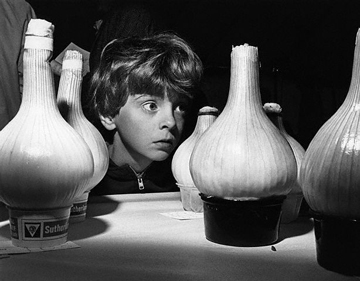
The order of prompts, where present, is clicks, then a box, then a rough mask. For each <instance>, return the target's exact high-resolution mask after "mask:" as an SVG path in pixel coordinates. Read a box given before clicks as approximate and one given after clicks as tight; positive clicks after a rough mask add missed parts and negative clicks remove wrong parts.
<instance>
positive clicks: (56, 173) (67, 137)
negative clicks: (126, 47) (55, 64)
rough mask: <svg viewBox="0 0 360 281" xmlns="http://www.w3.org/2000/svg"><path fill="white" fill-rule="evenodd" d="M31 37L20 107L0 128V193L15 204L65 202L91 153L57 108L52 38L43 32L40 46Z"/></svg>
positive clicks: (76, 189)
mask: <svg viewBox="0 0 360 281" xmlns="http://www.w3.org/2000/svg"><path fill="white" fill-rule="evenodd" d="M31 21H33V20H31ZM31 21H30V23H29V26H31ZM34 37H35V36H31V41H32V43H34V44H33V45H32V46H35V47H34V48H33V47H32V48H25V50H24V88H23V89H24V90H23V99H22V103H21V106H20V109H19V111H18V113H17V115H16V116H15V117H14V118H13V119H12V120H11V121H10V122H9V123H8V124H7V125H6V126H5V127H4V128H3V130H2V131H1V132H0V155H1V157H0V198H1V200H2V201H3V202H4V203H5V204H6V205H8V206H10V207H11V208H18V209H31V210H36V209H42V210H43V209H55V208H62V207H70V206H71V205H72V203H73V200H74V198H75V197H76V196H79V195H80V194H82V193H83V191H84V190H83V187H84V182H85V181H87V180H88V178H89V177H91V176H92V174H93V169H94V166H93V158H92V155H91V151H90V149H89V147H88V146H87V144H86V143H85V141H84V140H83V139H82V138H81V136H80V135H79V134H77V133H76V132H75V130H74V129H73V128H72V127H71V126H70V125H69V124H67V123H66V121H65V120H64V119H63V118H62V116H61V115H60V112H59V110H58V108H57V105H56V98H55V85H54V80H53V79H54V77H53V74H52V72H51V68H50V64H49V59H50V57H51V55H52V41H48V40H52V39H51V38H47V37H48V36H47V37H46V39H45V41H46V42H47V44H46V46H47V49H42V46H40V47H38V46H36V44H37V42H36V38H34ZM42 38H44V37H42ZM40 41H44V40H42V39H41V40H40ZM25 46H26V39H25ZM50 47H51V48H50Z"/></svg>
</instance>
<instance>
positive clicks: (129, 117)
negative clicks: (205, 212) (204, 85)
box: [90, 34, 202, 195]
mask: <svg viewBox="0 0 360 281" xmlns="http://www.w3.org/2000/svg"><path fill="white" fill-rule="evenodd" d="M201 76H202V63H201V61H200V59H199V57H198V56H197V55H196V54H195V53H194V52H193V50H192V49H191V48H190V46H189V45H188V44H187V43H186V42H185V41H184V40H183V39H181V38H179V37H178V36H176V35H174V34H158V35H155V36H152V37H146V38H137V37H131V38H125V39H115V40H113V41H111V42H110V43H109V44H107V45H106V46H105V48H104V49H103V51H102V54H101V58H100V62H99V65H98V67H97V69H96V70H95V72H94V74H93V76H92V78H91V82H90V93H91V95H92V101H93V105H94V109H95V112H96V113H97V115H98V116H99V118H100V121H101V123H102V125H103V126H104V127H105V128H106V129H107V130H109V131H113V132H114V135H113V138H112V142H111V143H110V144H109V146H108V148H109V154H110V165H109V169H108V172H107V174H106V175H105V177H104V179H103V180H102V181H101V182H100V183H99V185H98V186H96V187H95V188H94V189H93V190H92V194H97V195H99V194H119V193H138V192H164V191H174V190H177V188H176V186H175V181H174V179H173V177H172V174H171V169H170V163H168V162H163V161H164V160H166V159H169V156H170V155H171V153H172V152H173V151H174V149H175V148H176V147H177V145H178V144H179V141H180V137H181V133H182V131H183V128H184V123H185V117H186V114H187V112H188V110H189V108H190V106H191V101H192V99H193V95H194V92H195V90H196V89H197V86H198V84H199V82H200V79H201ZM161 161H162V162H161ZM153 162H155V163H153Z"/></svg>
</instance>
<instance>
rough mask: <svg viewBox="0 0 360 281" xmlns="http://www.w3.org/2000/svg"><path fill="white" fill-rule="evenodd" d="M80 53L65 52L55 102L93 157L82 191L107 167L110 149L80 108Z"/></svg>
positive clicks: (97, 178)
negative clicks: (89, 173)
mask: <svg viewBox="0 0 360 281" xmlns="http://www.w3.org/2000/svg"><path fill="white" fill-rule="evenodd" d="M82 66H83V63H82V55H81V53H80V52H78V51H75V50H74V51H72V50H68V51H66V53H65V55H64V60H63V68H62V71H61V77H60V82H59V90H58V96H57V104H58V106H59V110H60V112H61V114H62V116H63V117H64V118H65V120H66V121H67V122H68V123H69V124H70V125H71V126H72V127H73V128H74V129H75V131H76V132H78V133H79V134H80V135H81V136H82V137H83V139H84V140H85V142H86V144H87V145H88V146H89V148H90V150H91V153H92V156H93V160H94V174H93V176H92V177H90V178H89V182H88V183H86V190H85V192H89V191H90V190H91V189H92V188H93V187H95V186H96V185H97V184H98V183H99V182H100V181H101V179H102V178H103V177H104V176H105V173H106V171H107V169H108V166H109V152H108V149H107V146H106V143H105V141H104V138H103V137H102V135H101V134H100V132H99V131H98V130H97V129H96V128H95V126H94V125H93V124H92V123H90V121H89V120H87V119H86V117H85V115H84V112H83V110H82V107H81V83H82Z"/></svg>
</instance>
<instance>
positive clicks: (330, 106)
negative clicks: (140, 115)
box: [28, 0, 360, 148]
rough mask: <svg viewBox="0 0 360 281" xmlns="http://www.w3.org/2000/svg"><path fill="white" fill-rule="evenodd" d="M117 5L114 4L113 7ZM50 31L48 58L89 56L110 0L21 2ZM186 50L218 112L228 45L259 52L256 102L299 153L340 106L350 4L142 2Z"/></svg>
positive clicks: (354, 10) (356, 21)
mask: <svg viewBox="0 0 360 281" xmlns="http://www.w3.org/2000/svg"><path fill="white" fill-rule="evenodd" d="M120 1H122V0H118V1H117V2H120ZM28 2H29V3H30V4H31V5H32V6H33V8H34V10H35V12H36V14H37V16H38V17H39V18H44V19H47V20H49V21H51V22H52V23H53V24H54V25H55V41H54V44H55V45H54V57H56V56H57V54H58V53H60V52H61V51H62V50H63V49H64V48H65V47H66V46H67V45H68V44H69V43H70V42H74V43H75V44H77V45H79V46H80V47H82V48H84V49H86V50H89V51H90V49H91V45H92V42H93V40H94V36H95V30H94V29H93V25H94V22H95V20H97V19H98V18H99V17H100V16H101V15H102V12H101V11H103V10H104V9H106V8H107V7H110V4H111V3H110V2H111V0H102V1H101V0H71V1H70V0H28ZM147 2H149V3H151V5H152V6H153V7H154V8H155V9H156V10H157V11H158V12H159V15H160V16H161V17H162V18H163V20H165V21H166V22H167V26H168V27H169V29H171V30H173V31H175V32H177V33H178V34H179V35H180V36H182V37H183V38H185V39H186V40H187V41H188V42H190V44H192V45H193V47H194V48H195V51H196V52H197V53H198V54H199V55H200V57H201V59H202V60H203V63H204V65H205V77H206V79H207V81H209V82H208V84H207V86H206V87H205V89H204V91H205V93H206V95H207V96H208V100H209V103H210V104H211V105H214V106H217V107H218V108H219V109H220V110H221V109H222V108H223V106H224V104H225V102H226V97H227V93H228V84H229V69H228V68H229V66H230V52H231V46H232V45H240V44H244V43H248V44H250V45H253V46H257V47H258V48H259V56H260V61H261V69H260V71H261V73H260V75H261V76H260V79H261V80H260V81H261V87H262V102H263V103H265V102H271V101H276V102H278V103H280V104H281V106H282V107H283V115H284V121H285V124H286V128H287V130H288V132H289V133H290V134H292V135H293V136H294V137H295V138H296V139H297V140H298V141H299V142H300V143H301V144H302V145H303V146H304V148H306V147H307V145H308V144H309V142H310V141H311V139H312V138H313V137H314V135H315V133H316V132H317V131H318V129H319V128H320V127H321V125H322V124H323V123H324V122H325V121H326V120H327V119H328V118H329V117H330V116H331V115H332V114H333V113H334V112H335V111H336V110H337V109H338V108H339V106H340V105H341V103H342V102H343V100H344V98H345V96H346V94H347V91H348V88H349V85H350V79H351V71H352V62H353V53H354V46H355V37H356V33H357V30H358V28H359V27H360V1H358V0H351V1H350V0H338V1H331V0H311V1H308V0H206V1H202V0H167V1H156V0H147Z"/></svg>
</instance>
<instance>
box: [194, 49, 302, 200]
mask: <svg viewBox="0 0 360 281" xmlns="http://www.w3.org/2000/svg"><path fill="white" fill-rule="evenodd" d="M190 172H191V175H192V178H193V180H194V183H195V185H196V187H197V188H198V189H199V191H200V192H202V193H204V194H206V195H211V196H216V197H221V198H226V199H239V200H256V199H261V198H266V197H271V196H277V195H286V194H288V193H289V191H290V187H291V186H292V184H293V182H294V181H295V180H296V176H297V171H296V162H295V157H294V154H293V152H292V150H291V147H290V146H289V144H288V143H287V141H286V140H285V138H284V137H283V136H282V135H281V133H280V132H279V130H278V129H277V128H276V127H275V126H274V124H272V123H271V121H270V120H269V118H268V117H267V116H266V114H265V112H264V110H263V108H262V103H261V97H260V85H259V65H258V50H257V48H256V47H252V46H248V45H246V44H245V45H241V46H237V47H234V48H233V50H232V53H231V77H230V89H229V97H228V101H227V103H226V105H225V108H224V110H223V112H222V113H221V114H220V115H219V117H218V118H217V119H216V121H215V122H214V124H213V125H211V127H210V128H209V129H208V130H207V131H205V132H204V134H203V135H202V136H201V137H200V139H199V141H198V142H197V144H196V145H195V148H194V150H193V153H192V156H191V159H190Z"/></svg>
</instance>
